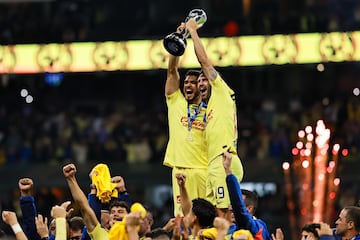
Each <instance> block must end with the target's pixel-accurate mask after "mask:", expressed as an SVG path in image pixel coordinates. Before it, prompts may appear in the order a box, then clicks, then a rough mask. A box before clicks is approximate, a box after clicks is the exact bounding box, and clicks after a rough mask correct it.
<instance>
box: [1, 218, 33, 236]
mask: <svg viewBox="0 0 360 240" xmlns="http://www.w3.org/2000/svg"><path fill="white" fill-rule="evenodd" d="M1 215H2V220H3V221H4V223H6V224H8V225H9V226H10V227H11V228H12V230H13V232H14V234H15V237H16V240H27V239H28V238H27V237H26V235H25V233H24V232H23V230H22V228H21V226H20V224H19V221H18V219H17V216H16V214H15V212H11V211H3V212H2V214H1Z"/></svg>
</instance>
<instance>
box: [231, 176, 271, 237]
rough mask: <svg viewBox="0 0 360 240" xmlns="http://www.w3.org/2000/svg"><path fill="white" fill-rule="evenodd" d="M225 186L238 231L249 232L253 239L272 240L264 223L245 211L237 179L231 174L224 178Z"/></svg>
mask: <svg viewBox="0 0 360 240" xmlns="http://www.w3.org/2000/svg"><path fill="white" fill-rule="evenodd" d="M226 185H227V187H228V191H229V196H230V202H231V205H232V208H233V212H234V216H235V220H236V225H237V227H238V228H239V229H247V230H249V231H250V232H251V234H252V235H253V236H254V238H255V237H256V238H257V239H259V238H262V239H264V240H272V238H271V234H270V233H269V231H268V229H267V226H266V223H265V222H264V221H262V220H261V219H257V218H255V217H253V216H252V215H251V214H250V212H249V211H248V210H247V208H246V205H245V202H244V199H243V197H242V193H241V187H240V184H239V182H238V179H237V177H236V176H235V175H233V174H230V175H228V176H226ZM260 236H261V237H260Z"/></svg>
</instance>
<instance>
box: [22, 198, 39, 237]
mask: <svg viewBox="0 0 360 240" xmlns="http://www.w3.org/2000/svg"><path fill="white" fill-rule="evenodd" d="M20 208H21V213H22V216H23V217H22V229H23V230H24V233H25V235H26V236H27V238H28V239H32V240H40V236H39V234H38V233H37V230H36V225H35V217H36V216H37V210H36V206H35V199H34V197H33V196H23V197H20Z"/></svg>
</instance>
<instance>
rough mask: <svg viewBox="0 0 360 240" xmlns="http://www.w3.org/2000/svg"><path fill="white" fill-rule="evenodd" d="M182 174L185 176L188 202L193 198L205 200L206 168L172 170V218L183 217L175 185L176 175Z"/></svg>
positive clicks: (176, 185)
mask: <svg viewBox="0 0 360 240" xmlns="http://www.w3.org/2000/svg"><path fill="white" fill-rule="evenodd" d="M177 173H182V174H184V175H185V176H186V181H185V186H186V190H187V192H188V194H189V198H190V200H192V199H195V198H205V194H206V173H207V170H206V168H204V169H200V168H177V167H174V168H173V170H172V183H173V184H172V187H173V198H174V216H177V215H180V216H183V213H182V209H181V202H180V189H179V185H178V184H177V180H176V177H175V176H176V174H177Z"/></svg>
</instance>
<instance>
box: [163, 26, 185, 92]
mask: <svg viewBox="0 0 360 240" xmlns="http://www.w3.org/2000/svg"><path fill="white" fill-rule="evenodd" d="M184 27H185V23H181V25H180V26H179V27H178V28H177V30H176V32H178V33H180V32H181V31H182V30H183V29H184ZM178 66H179V57H176V56H174V55H171V54H170V55H169V62H168V69H167V78H166V83H165V96H169V95H171V94H172V93H174V92H175V91H176V90H178V89H179V88H180V74H179V70H178Z"/></svg>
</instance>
